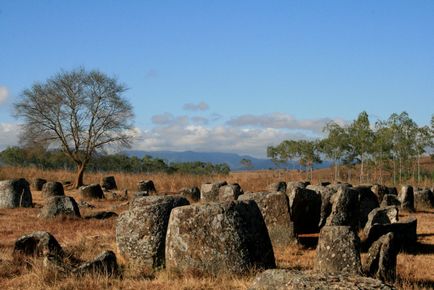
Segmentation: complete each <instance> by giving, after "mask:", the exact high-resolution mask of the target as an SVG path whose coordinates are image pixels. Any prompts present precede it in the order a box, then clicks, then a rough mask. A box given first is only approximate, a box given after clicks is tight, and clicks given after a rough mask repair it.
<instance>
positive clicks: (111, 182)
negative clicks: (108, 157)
mask: <svg viewBox="0 0 434 290" xmlns="http://www.w3.org/2000/svg"><path fill="white" fill-rule="evenodd" d="M101 187H102V188H103V189H104V190H113V189H117V188H118V187H117V185H116V180H115V177H114V176H105V177H103V178H102V181H101Z"/></svg>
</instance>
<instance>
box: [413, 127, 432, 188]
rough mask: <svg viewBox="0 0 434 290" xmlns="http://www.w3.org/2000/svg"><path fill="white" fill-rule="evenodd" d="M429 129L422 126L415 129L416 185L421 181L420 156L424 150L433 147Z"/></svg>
mask: <svg viewBox="0 0 434 290" xmlns="http://www.w3.org/2000/svg"><path fill="white" fill-rule="evenodd" d="M430 131H431V130H430V127H428V126H423V127H419V128H417V129H416V138H415V140H414V141H415V143H414V146H415V150H416V160H417V182H418V184H419V183H420V181H421V177H420V158H421V156H422V154H424V153H425V152H426V150H427V149H428V148H430V147H432V146H433V140H432V135H431V132H430Z"/></svg>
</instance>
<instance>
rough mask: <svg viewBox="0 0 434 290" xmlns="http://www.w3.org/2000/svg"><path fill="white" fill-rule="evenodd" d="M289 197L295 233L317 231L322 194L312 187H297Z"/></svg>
mask: <svg viewBox="0 0 434 290" xmlns="http://www.w3.org/2000/svg"><path fill="white" fill-rule="evenodd" d="M287 195H288V191H287ZM288 199H289V206H290V213H291V220H292V222H293V223H294V232H295V234H301V233H317V232H318V231H319V227H318V225H319V221H320V213H321V195H319V194H317V193H316V192H315V191H313V190H310V189H306V188H300V187H296V188H295V189H294V190H292V191H291V193H290V194H289V195H288Z"/></svg>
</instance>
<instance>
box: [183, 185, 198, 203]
mask: <svg viewBox="0 0 434 290" xmlns="http://www.w3.org/2000/svg"><path fill="white" fill-rule="evenodd" d="M178 194H179V195H181V196H182V197H185V198H186V199H188V201H189V202H190V203H193V202H198V201H199V200H200V189H199V188H198V187H196V186H194V187H184V188H181V189H180V190H179V191H178Z"/></svg>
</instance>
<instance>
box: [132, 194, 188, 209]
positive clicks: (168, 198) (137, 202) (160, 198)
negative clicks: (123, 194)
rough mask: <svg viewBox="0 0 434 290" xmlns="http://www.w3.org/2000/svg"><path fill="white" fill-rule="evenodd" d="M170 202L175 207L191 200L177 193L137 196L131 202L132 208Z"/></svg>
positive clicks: (186, 203)
mask: <svg viewBox="0 0 434 290" xmlns="http://www.w3.org/2000/svg"><path fill="white" fill-rule="evenodd" d="M165 202H166V203H167V202H170V203H171V204H173V207H178V206H183V205H188V204H189V202H188V200H187V199H186V198H184V197H182V196H176V195H152V196H142V197H136V198H135V199H133V200H132V201H131V202H130V209H132V208H134V207H144V206H148V205H152V204H158V203H165Z"/></svg>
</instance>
